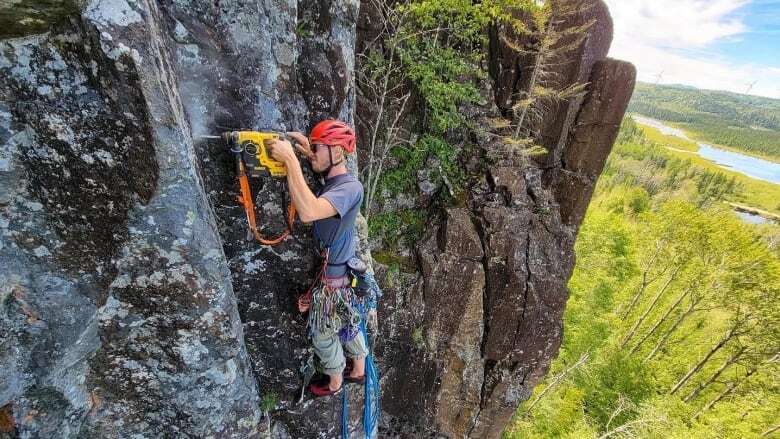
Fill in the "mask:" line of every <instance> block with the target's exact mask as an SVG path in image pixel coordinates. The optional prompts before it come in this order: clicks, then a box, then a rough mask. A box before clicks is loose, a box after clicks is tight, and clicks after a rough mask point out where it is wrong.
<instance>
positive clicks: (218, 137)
mask: <svg viewBox="0 0 780 439" xmlns="http://www.w3.org/2000/svg"><path fill="white" fill-rule="evenodd" d="M197 137H198V139H221V138H222V137H221V136H197Z"/></svg>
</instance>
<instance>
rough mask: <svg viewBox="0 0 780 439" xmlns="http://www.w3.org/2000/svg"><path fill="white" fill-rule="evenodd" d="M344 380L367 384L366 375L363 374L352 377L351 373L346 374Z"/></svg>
mask: <svg viewBox="0 0 780 439" xmlns="http://www.w3.org/2000/svg"><path fill="white" fill-rule="evenodd" d="M344 381H346V382H348V383H355V384H365V382H366V376H365V375H361V376H359V377H351V376H349V375H344Z"/></svg>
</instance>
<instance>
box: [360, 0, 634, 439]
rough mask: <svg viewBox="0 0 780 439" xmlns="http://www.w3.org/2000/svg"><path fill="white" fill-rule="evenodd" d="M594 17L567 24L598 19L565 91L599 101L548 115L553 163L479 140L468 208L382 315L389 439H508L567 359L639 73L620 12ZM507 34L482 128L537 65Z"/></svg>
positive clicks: (443, 230)
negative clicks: (625, 44) (574, 306)
mask: <svg viewBox="0 0 780 439" xmlns="http://www.w3.org/2000/svg"><path fill="white" fill-rule="evenodd" d="M588 5H589V7H587V8H584V9H583V11H582V13H580V14H578V15H576V16H572V17H568V21H567V22H566V23H565V24H564V26H580V25H582V24H584V23H587V22H591V21H593V25H592V26H591V27H590V28H589V30H588V34H587V36H586V38H585V39H584V41H583V43H582V45H581V46H580V47H579V49H578V50H576V51H575V53H574V54H572V55H571V57H570V60H569V62H567V63H563V64H561V65H560V66H559V68H560V71H559V72H556V73H557V75H556V77H559V78H561V79H560V81H561V83H560V84H558V85H559V86H561V87H566V86H568V85H571V84H574V83H583V82H587V83H589V86H588V87H587V90H588V91H587V94H585V95H584V96H583V97H582V98H580V99H575V100H573V101H571V102H566V103H564V104H562V105H560V106H559V107H558V109H557V111H553V112H552V113H551V114H549V115H547V116H546V118H545V121H544V124H543V126H542V127H541V132H540V139H541V143H542V144H543V145H544V146H545V147H546V148H547V149H548V151H549V153H548V154H546V155H545V156H543V157H541V158H537V159H532V158H525V159H523V158H522V157H521V158H517V157H516V158H508V157H511V155H510V154H506V150H505V149H504V148H503V147H502V145H500V142H497V141H496V139H495V137H488V136H486V135H482V134H479V133H473V136H474V137H473V138H472V139H470V140H471V141H472V142H473V143H474V144H476V146H477V148H475V149H476V151H477V152H476V153H475V155H474V156H473V157H471V160H470V161H469V162H468V163H467V168H468V170H469V171H470V173H472V175H476V176H477V179H476V183H475V184H473V186H472V187H470V188H469V191H468V193H469V197H468V203H467V204H468V206H467V208H459V209H451V210H448V211H447V212H446V213H445V214H444V215H443V216H444V219H443V221H441V225H440V226H438V227H430V229H432V230H431V231H430V233H429V234H428V235H427V236H428V238H427V239H426V240H424V243H423V244H421V245H420V246H419V247H418V248H417V259H418V265H419V270H418V272H417V273H415V272H414V270H411V271H408V272H407V273H405V274H401V275H400V276H399V275H394V276H393V277H396V278H399V279H397V280H395V281H394V283H396V284H398V285H396V286H395V287H392V288H389V291H388V294H387V296H386V301H385V306H384V308H383V309H382V311H383V313H382V314H380V317H382V320H383V321H385V322H386V323H385V325H384V328H385V331H384V332H383V337H381V338H380V340H384V342H383V343H382V344H381V345H380V349H381V353H382V358H383V360H384V370H385V371H386V372H385V374H386V375H385V376H386V380H387V382H386V384H385V387H384V398H385V401H384V406H383V407H384V408H385V410H386V411H387V413H388V415H391V416H389V417H390V418H391V421H392V422H391V423H390V425H389V426H388V428H389V430H388V431H389V432H390V433H391V434H395V435H399V436H405V437H418V436H422V435H425V434H434V435H435V434H440V435H444V436H446V437H452V438H463V437H472V438H498V437H500V436H501V432H502V430H503V429H504V427H505V426H506V424H507V423H508V422H509V420H510V419H511V417H512V415H513V414H514V413H515V411H516V410H517V406H518V405H519V404H520V403H521V402H523V401H524V400H525V399H527V398H528V397H529V396H530V394H531V391H532V390H533V388H534V386H535V385H536V384H537V383H539V381H540V380H541V379H542V378H543V377H544V375H545V373H546V372H547V370H548V368H549V366H550V362H551V361H552V359H553V358H554V357H555V356H556V354H557V352H558V349H559V347H560V343H561V336H562V332H563V328H562V321H563V312H564V308H565V304H566V299H567V297H568V291H567V288H566V284H567V282H568V279H569V277H570V276H571V272H572V270H573V268H574V262H575V259H574V252H573V246H574V241H575V238H576V233H577V230H578V228H579V225H580V223H581V222H582V219H583V217H584V214H585V210H586V208H587V206H588V203H589V201H590V197H591V195H592V193H593V189H594V185H595V182H596V179H597V177H598V175H599V174H600V173H601V171H602V169H603V166H604V163H605V161H606V158H607V155H608V154H609V151H610V149H611V148H612V144H613V143H614V140H615V137H616V135H617V131H618V128H619V125H620V122H621V120H622V117H623V114H624V113H625V110H626V106H627V104H628V101H629V99H630V97H631V93H632V91H633V88H634V80H635V75H636V72H635V70H634V67H633V66H632V65H630V64H628V63H625V62H622V61H616V60H611V59H608V58H606V54H607V52H608V49H609V45H610V42H611V39H612V23H611V19H610V16H609V13H608V11H607V8H606V6H605V5H604V4H603V3H602V2H601V1H593V2H588ZM366 28H367V29H368V30H367V32H370V30H371V28H370V26H366ZM500 32H503V30H501V29H494V30H493V40H492V41H491V52H490V57H489V59H490V62H491V64H490V71H491V76H492V79H493V88H492V90H493V92H494V94H493V97H494V98H495V103H496V107H493V108H490V106H488V107H485V108H480V109H477V110H476V111H472V112H471V113H469V114H470V116H472V117H474V118H483V121H482V122H483V123H484V125H487V118H489V117H496V116H499V115H500V114H501V113H502V112H506V111H507V110H508V108H510V107H511V97H512V96H515V95H516V94H517V93H518V92H519V91H521V90H527V87H528V85H529V84H528V82H527V76H528V66H529V65H531V66H532V65H533V64H534V60H533V58H521V57H518V56H517V55H516V54H515V53H514V52H512V51H511V50H509V49H508V48H507V47H505V46H504V45H503V44H502V43H500V39H499V38H498V34H499V33H500ZM480 175H481V178H479V176H480ZM409 371H413V372H412V373H411V376H409V375H410V373H409ZM415 389H422V390H421V391H420V390H418V391H417V393H416V392H415ZM419 413H423V414H424V415H423V416H419Z"/></svg>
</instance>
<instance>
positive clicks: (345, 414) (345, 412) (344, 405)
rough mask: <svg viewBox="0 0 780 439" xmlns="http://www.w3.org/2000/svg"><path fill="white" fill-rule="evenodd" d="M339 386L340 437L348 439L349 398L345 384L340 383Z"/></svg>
mask: <svg viewBox="0 0 780 439" xmlns="http://www.w3.org/2000/svg"><path fill="white" fill-rule="evenodd" d="M341 387H342V388H343V392H342V393H341V439H349V398H347V385H346V383H342V384H341Z"/></svg>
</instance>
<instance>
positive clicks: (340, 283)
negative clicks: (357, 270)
mask: <svg viewBox="0 0 780 439" xmlns="http://www.w3.org/2000/svg"><path fill="white" fill-rule="evenodd" d="M325 284H326V285H328V287H330V288H342V287H346V286H349V276H338V277H327V276H325Z"/></svg>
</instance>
